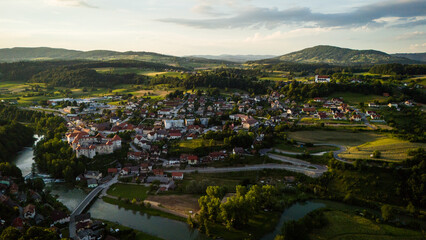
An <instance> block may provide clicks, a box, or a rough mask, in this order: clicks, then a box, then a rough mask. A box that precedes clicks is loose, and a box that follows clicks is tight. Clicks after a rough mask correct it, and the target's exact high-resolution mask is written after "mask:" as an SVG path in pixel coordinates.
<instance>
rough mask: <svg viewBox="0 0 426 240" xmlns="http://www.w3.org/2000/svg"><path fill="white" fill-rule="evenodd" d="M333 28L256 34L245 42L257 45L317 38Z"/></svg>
mask: <svg viewBox="0 0 426 240" xmlns="http://www.w3.org/2000/svg"><path fill="white" fill-rule="evenodd" d="M331 30H333V28H299V29H295V30H291V31H288V32H281V31H276V32H273V33H272V34H267V35H262V34H260V33H255V34H254V35H253V36H251V37H247V38H246V39H245V40H244V42H248V43H256V42H263V41H272V40H284V39H289V38H297V37H305V36H315V35H319V34H321V33H326V32H330V31H331Z"/></svg>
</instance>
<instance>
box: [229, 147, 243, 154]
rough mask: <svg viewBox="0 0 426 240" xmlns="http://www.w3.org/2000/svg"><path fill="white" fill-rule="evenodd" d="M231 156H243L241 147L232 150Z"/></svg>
mask: <svg viewBox="0 0 426 240" xmlns="http://www.w3.org/2000/svg"><path fill="white" fill-rule="evenodd" d="M232 154H235V155H241V154H244V149H243V148H242V147H235V148H234V149H232Z"/></svg>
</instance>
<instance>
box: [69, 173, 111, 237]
mask: <svg viewBox="0 0 426 240" xmlns="http://www.w3.org/2000/svg"><path fill="white" fill-rule="evenodd" d="M117 179H118V175H116V176H115V177H114V178H113V179H111V180H110V181H109V182H106V183H104V184H101V185H99V186H97V187H96V188H95V189H93V190H92V191H91V192H90V193H89V194H87V196H86V197H85V198H84V199H83V201H81V202H80V203H79V204H78V205H77V207H76V208H75V209H74V211H72V213H71V215H70V223H69V232H70V238H71V239H76V237H77V232H76V227H75V216H77V215H80V214H82V213H83V211H84V210H85V209H86V208H87V207H88V206H89V205H90V203H92V202H93V200H94V199H95V198H96V197H97V196H98V194H99V193H101V192H103V193H104V194H105V193H106V190H108V188H109V187H110V186H111V185H112V184H114V183H116V182H117Z"/></svg>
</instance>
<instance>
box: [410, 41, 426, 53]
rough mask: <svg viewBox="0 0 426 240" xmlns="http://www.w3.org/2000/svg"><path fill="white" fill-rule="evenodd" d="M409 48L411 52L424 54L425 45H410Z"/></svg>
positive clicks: (425, 50)
mask: <svg viewBox="0 0 426 240" xmlns="http://www.w3.org/2000/svg"><path fill="white" fill-rule="evenodd" d="M409 48H410V50H411V51H421V52H426V43H416V44H411V45H410V47H409Z"/></svg>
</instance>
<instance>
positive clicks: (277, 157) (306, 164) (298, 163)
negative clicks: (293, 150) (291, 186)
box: [268, 153, 327, 172]
mask: <svg viewBox="0 0 426 240" xmlns="http://www.w3.org/2000/svg"><path fill="white" fill-rule="evenodd" d="M268 157H270V158H272V159H274V160H278V161H281V162H287V163H291V164H293V165H295V166H300V167H304V168H308V169H309V170H312V169H317V170H319V171H322V172H326V171H327V166H325V165H320V164H313V163H310V162H307V161H303V160H300V159H296V158H290V157H286V156H281V155H277V154H272V153H269V154H268Z"/></svg>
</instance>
